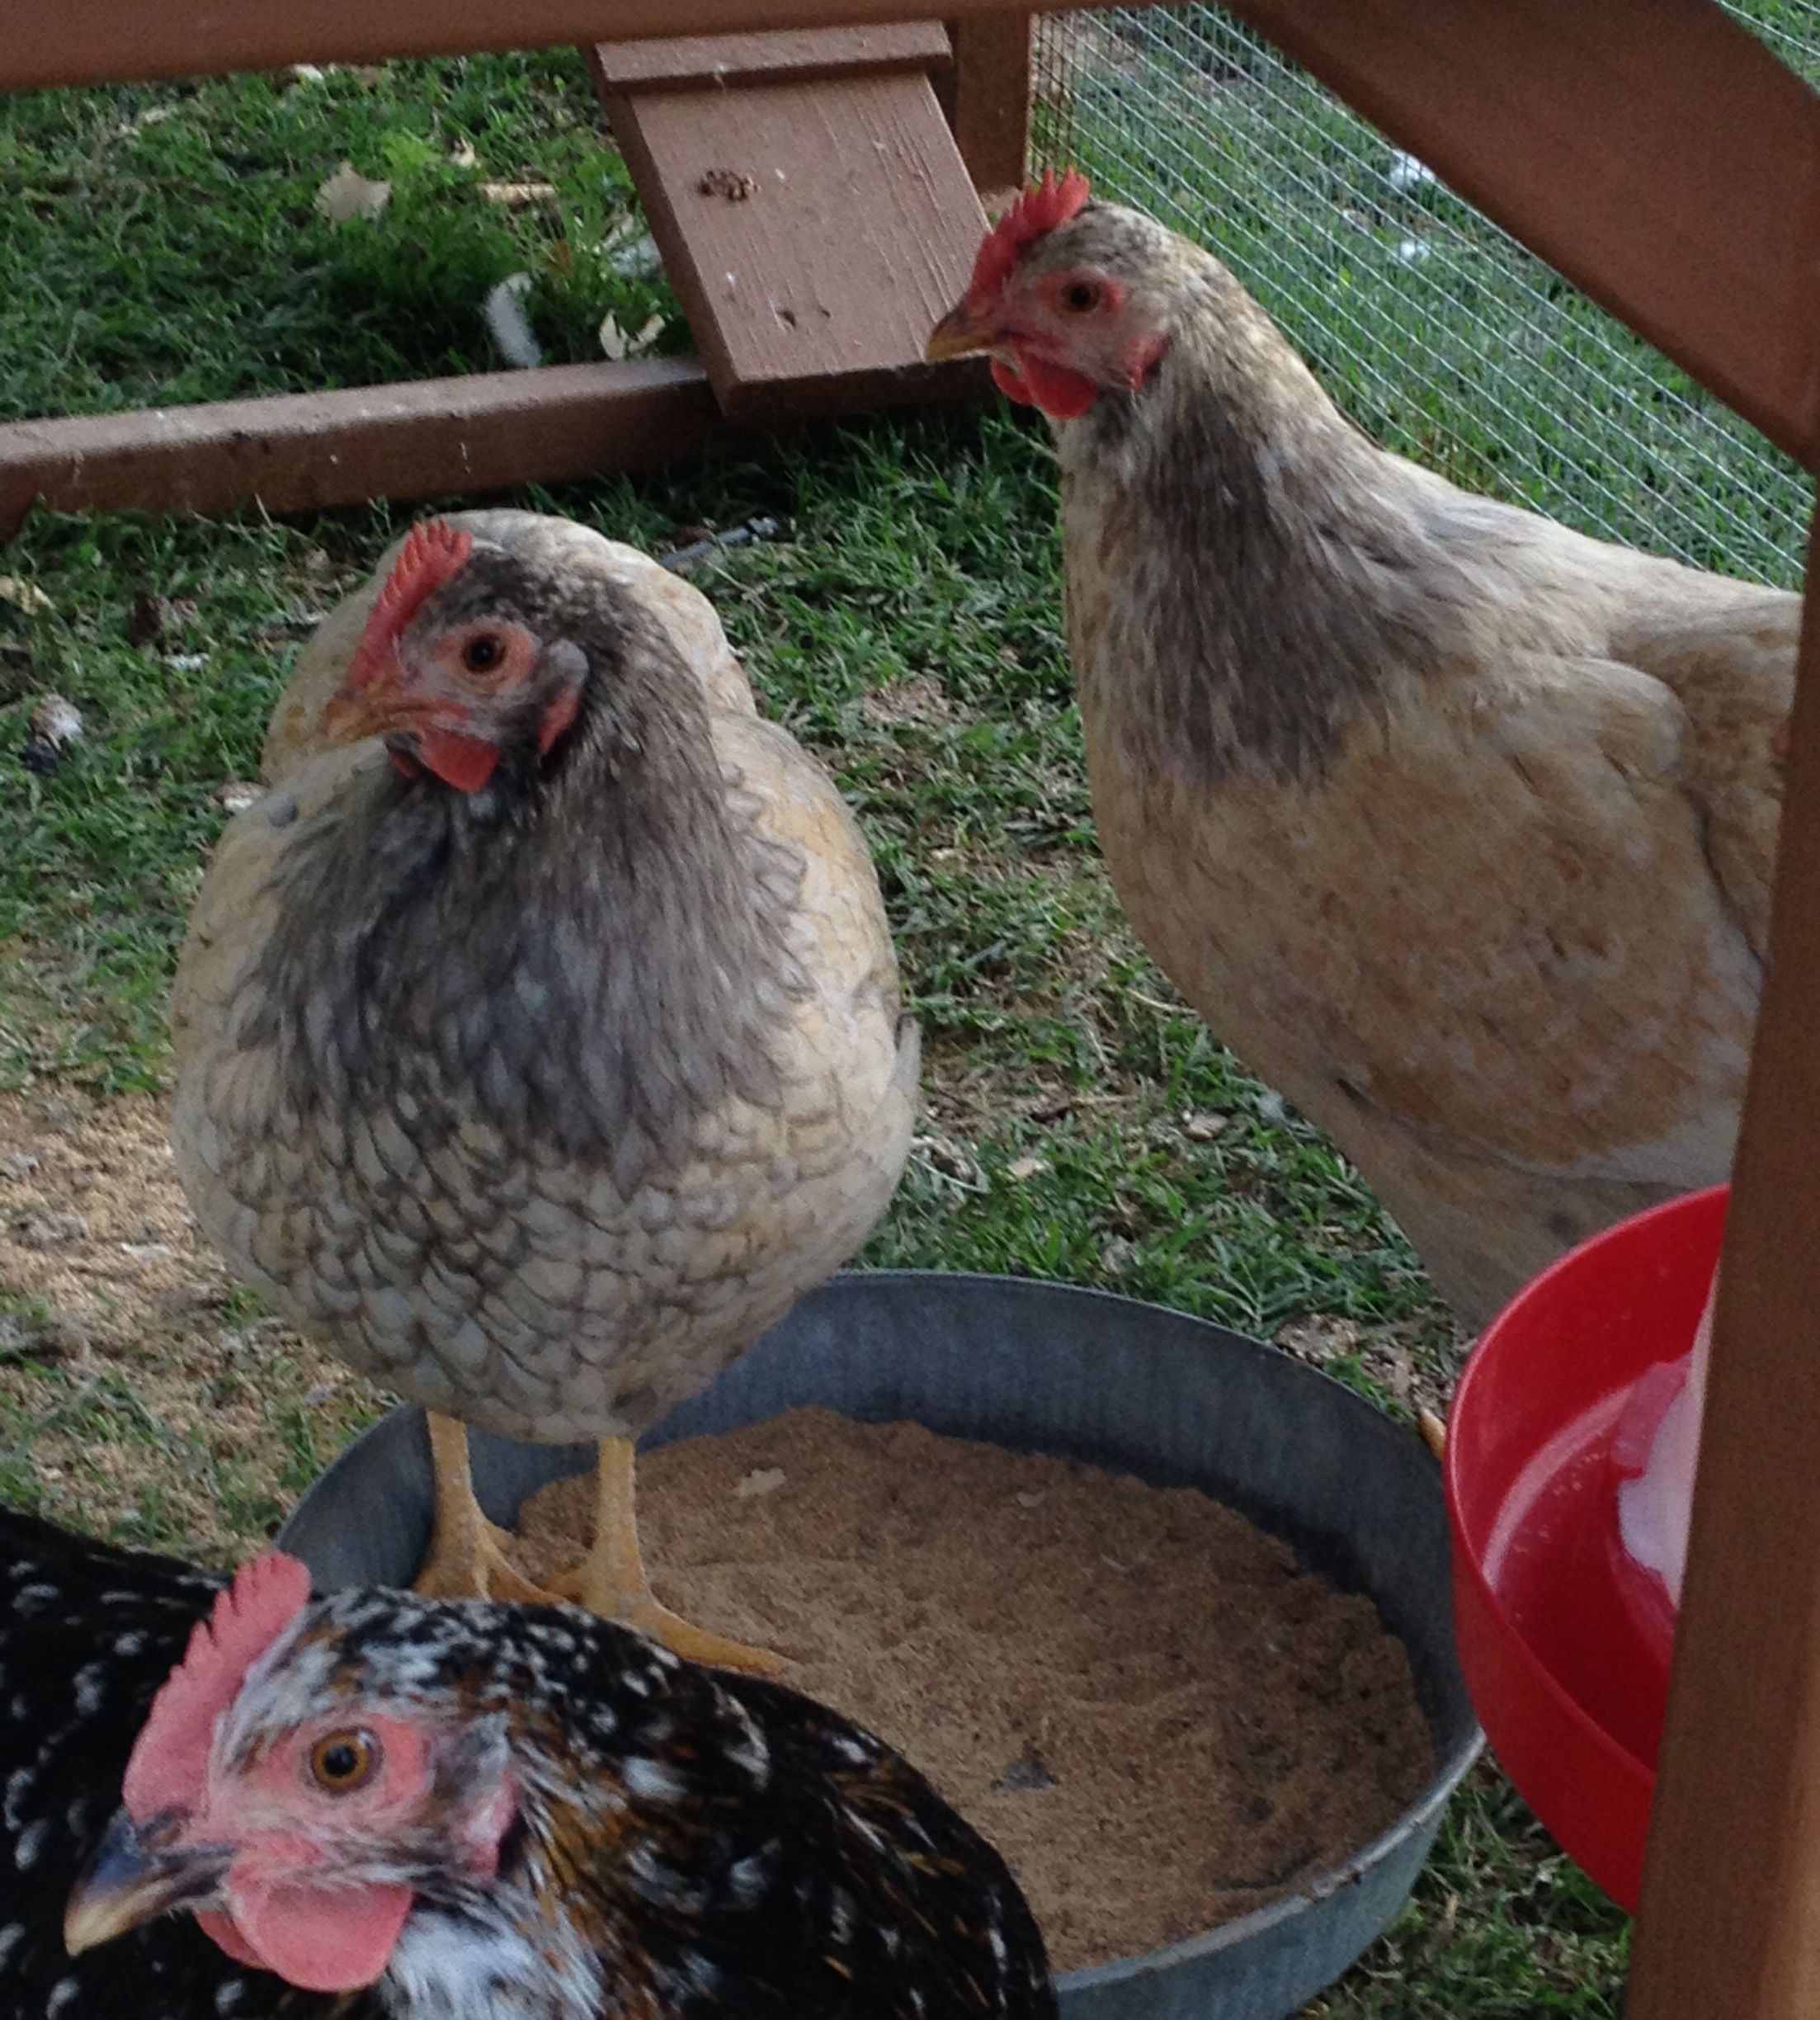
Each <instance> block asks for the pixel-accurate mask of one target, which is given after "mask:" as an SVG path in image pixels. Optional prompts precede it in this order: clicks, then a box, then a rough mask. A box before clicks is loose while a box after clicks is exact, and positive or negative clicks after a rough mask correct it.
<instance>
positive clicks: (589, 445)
mask: <svg viewBox="0 0 1820 2020" xmlns="http://www.w3.org/2000/svg"><path fill="white" fill-rule="evenodd" d="M718 423H719V414H718V412H717V410H716V408H715V404H714V396H713V394H712V393H711V392H710V389H709V386H708V382H707V379H706V377H705V374H704V373H703V371H702V369H701V366H700V364H699V363H698V362H697V361H695V359H694V358H690V357H678V358H650V359H638V360H629V361H625V362H624V363H621V364H613V363H608V362H605V361H603V362H602V363H601V364H598V365H556V366H547V367H545V369H543V370H538V371H523V372H483V373H476V374H474V375H473V376H471V377H467V378H460V379H426V380H416V381H414V382H413V383H411V384H409V385H392V386H362V387H357V388H355V389H351V390H349V391H346V392H336V393H305V394H292V395H289V396H286V397H282V398H275V399H248V400H225V401H221V402H219V403H217V404H210V405H205V406H196V407H167V408H140V409H139V410H137V411H135V412H133V413H119V414H97V415H92V416H81V417H78V418H74V419H67V420H49V421H15V422H9V423H7V425H6V426H4V427H0V537H5V536H9V535H10V534H11V533H12V531H14V530H15V529H16V528H17V526H18V523H19V522H20V521H21V519H22V518H23V517H25V514H26V512H27V511H28V510H29V509H30V508H31V503H32V501H33V500H34V499H35V498H42V499H43V500H44V502H45V504H47V505H49V506H50V507H52V508H53V509H54V510H55V511H58V512H118V511H122V510H126V509H129V508H133V507H137V508H139V509H142V510H144V511H149V512H168V511H179V512H225V511H227V510H229V508H230V507H233V506H235V505H238V504H243V503H248V501H250V500H252V499H254V498H257V499H259V500H261V501H262V503H264V504H265V506H266V508H267V509H268V510H269V511H272V512H302V511H307V510H310V509H313V508H314V507H318V506H328V505H350V504H355V503H359V502H360V501H361V499H363V498H428V497H435V496H441V495H444V494H448V493H462V492H474V491H488V490H497V489H501V488H504V487H506V486H507V485H510V484H521V483H524V482H526V481H527V480H529V479H540V480H542V481H545V482H554V481H556V480H558V479H565V478H572V477H585V476H587V475H589V474H592V472H594V471H596V470H625V469H645V468H648V467H650V466H652V465H655V464H658V463H663V462H667V461H669V460H672V459H673V458H675V457H678V456H683V455H692V454H694V453H695V452H696V451H699V450H700V449H701V448H702V447H704V446H705V444H706V443H707V441H708V440H709V438H710V435H711V434H712V433H713V432H714V429H715V428H716V427H717V425H718Z"/></svg>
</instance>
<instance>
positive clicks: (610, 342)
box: [601, 314, 663, 361]
mask: <svg viewBox="0 0 1820 2020" xmlns="http://www.w3.org/2000/svg"><path fill="white" fill-rule="evenodd" d="M662 333H663V318H662V316H661V315H653V316H648V317H646V319H644V322H643V323H640V324H639V327H638V328H637V329H636V330H634V331H630V332H628V331H627V329H626V328H625V325H624V324H623V323H621V322H620V319H619V318H618V317H617V316H615V315H613V314H606V315H604V316H602V317H601V352H602V353H603V355H604V356H607V357H610V358H612V359H615V361H616V360H618V359H620V358H627V357H637V356H639V355H640V354H641V353H643V352H646V351H648V350H649V349H650V347H651V346H652V345H653V344H654V343H655V342H657V340H658V337H660V336H662Z"/></svg>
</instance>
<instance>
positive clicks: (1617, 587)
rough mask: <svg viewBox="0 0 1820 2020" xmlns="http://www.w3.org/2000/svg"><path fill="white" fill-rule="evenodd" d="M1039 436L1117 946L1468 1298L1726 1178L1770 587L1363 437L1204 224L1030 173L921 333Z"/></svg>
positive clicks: (1780, 715) (1785, 657) (1754, 856)
mask: <svg viewBox="0 0 1820 2020" xmlns="http://www.w3.org/2000/svg"><path fill="white" fill-rule="evenodd" d="M967 351H986V352H990V353H991V355H992V357H993V372H994V375H995V377H996V378H997V381H998V383H999V385H1001V386H1002V387H1003V388H1004V389H1005V390H1007V392H1008V393H1010V394H1011V395H1012V396H1013V397H1014V398H1016V399H1021V400H1025V401H1028V402H1031V403H1033V404H1035V405H1037V406H1039V407H1040V408H1042V409H1043V410H1044V413H1047V414H1048V415H1049V418H1050V419H1051V420H1052V421H1053V422H1054V426H1055V433H1056V441H1057V446H1058V449H1059V455H1060V460H1061V467H1062V520H1063V549H1064V556H1065V565H1066V576H1067V604H1068V644H1069V649H1070V654H1071V657H1072V658H1073V664H1074V672H1075V676H1076V678H1077V682H1078V685H1079V691H1080V702H1081V713H1082V719H1083V721H1084V724H1085V727H1086V732H1087V762H1088V769H1089V772H1090V774H1091V777H1092V791H1093V806H1094V812H1095V815H1096V819H1097V822H1098V826H1099V832H1100V838H1101V843H1102V845H1103V846H1104V848H1105V851H1106V861H1107V862H1108V864H1109V866H1110V869H1111V872H1112V877H1113V880H1114V882H1115V885H1116V886H1117V888H1118V891H1119V894H1120V898H1121V899H1122V900H1123V901H1124V903H1125V906H1126V908H1127V909H1128V910H1129V913H1130V914H1131V918H1132V920H1133V922H1134V924H1135V926H1136V927H1137V929H1138V932H1139V935H1140V937H1142V938H1143V942H1144V944H1145V946H1147V947H1148V949H1149V951H1150V952H1151V953H1152V954H1153V956H1155V958H1156V959H1157V960H1158V962H1159V964H1160V965H1162V967H1163V968H1164V969H1165V970H1167V973H1168V974H1169V975H1170V977H1171V978H1172V979H1173V981H1174V982H1175V983H1176V986H1177V987H1178V988H1179V989H1181V992H1182V993H1183V994H1184V995H1185V996H1186V998H1188V1000H1189V1001H1190V1002H1191V1003H1193V1004H1194V1005H1195V1008H1197V1009H1198V1010H1199V1011H1200V1012H1201V1014H1202V1015H1203V1016H1204V1017H1205V1018H1206V1019H1207V1022H1209V1025H1210V1026H1211V1027H1213V1029H1214V1032H1215V1033H1216V1034H1217V1035H1218V1036H1219V1037H1221V1038H1223V1039H1224V1040H1225V1041H1226V1042H1227V1043H1228V1045H1231V1047H1232V1048H1233V1050H1234V1051H1235V1052H1236V1053H1237V1054H1238V1056H1239V1057H1240V1058H1241V1059H1242V1060H1244V1061H1245V1062H1246V1064H1247V1065H1249V1066H1250V1067H1251V1068H1252V1069H1253V1070H1254V1071H1255V1072H1257V1073H1258V1074H1261V1076H1262V1077H1263V1078H1265V1079H1266V1080H1268V1081H1269V1082H1270V1083H1271V1084H1272V1085H1273V1086H1275V1087H1277V1088H1280V1089H1281V1090H1282V1091H1283V1093H1285V1094H1286V1095H1287V1096H1288V1097H1290V1100H1292V1101H1293V1102H1294V1103H1295V1105H1296V1106H1297V1107H1299V1109H1301V1110H1302V1111H1303V1112H1304V1114H1305V1115H1307V1116H1309V1117H1311V1118H1312V1119H1313V1121H1316V1122H1318V1123H1319V1124H1320V1125H1321V1126H1323V1128H1325V1129H1326V1130H1328V1131H1329V1132H1331V1134H1332V1136H1333V1137H1334V1139H1335V1140H1337V1142H1338V1144H1339V1145H1340V1146H1341V1149H1343V1150H1344V1151H1345V1152H1346V1154H1347V1155H1348V1156H1349V1157H1351V1159H1353V1160H1354V1161H1355V1162H1356V1163H1357V1165H1358V1167H1359V1168H1360V1171H1361V1172H1362V1173H1363V1174H1364V1176H1365V1179H1366V1180H1367V1182H1369V1183H1370V1185H1371V1187H1373V1189H1374V1191H1375V1192H1377V1193H1378V1194H1379V1196H1380V1197H1381V1198H1382V1199H1383V1201H1384V1203H1385V1205H1386V1206H1389V1209H1390V1210H1391V1211H1392V1212H1393V1214H1394V1215H1396V1217H1397V1218H1398V1220H1399V1221H1401V1223H1402V1224H1403V1227H1404V1229H1406V1230H1407V1233H1408V1235H1409V1238H1410V1239H1411V1241H1412V1243H1413V1244H1414V1245H1415V1247H1416V1248H1417V1251H1418V1252H1419V1253H1420V1254H1421V1256H1422V1260H1423V1262H1425V1263H1426V1265H1427V1267H1428V1268H1429V1270H1430V1272H1431V1273H1432V1275H1433V1277H1434V1278H1435V1280H1436V1282H1437V1284H1438V1285H1439V1286H1440V1289H1441V1291H1443V1292H1444V1294H1445V1296H1447V1297H1448V1298H1449V1299H1450V1300H1451V1301H1452V1302H1453V1304H1454V1305H1455V1306H1456V1307H1457V1308H1458V1310H1459V1312H1460V1313H1461V1314H1462V1315H1463V1316H1464V1318H1466V1319H1468V1320H1469V1321H1471V1322H1473V1323H1475V1324H1476V1323H1478V1322H1480V1321H1482V1320H1483V1319H1485V1318H1486V1317H1487V1316H1488V1314H1490V1313H1491V1312H1492V1311H1493V1310H1496V1309H1497V1306H1498V1305H1500V1304H1501V1303H1502V1301H1503V1300H1505V1299H1506V1298H1507V1297H1508V1296H1510V1295H1511V1292H1512V1291H1515V1290H1516V1288H1517V1287H1518V1286H1520V1285H1521V1284H1522V1283H1523V1282H1524V1281H1526V1280H1527V1279H1528V1278H1529V1277H1531V1276H1533V1275H1534V1274H1535V1272H1537V1271H1538V1270H1539V1269H1541V1268H1542V1267H1544V1266H1545V1265H1546V1264H1547V1263H1548V1262H1550V1261H1552V1260H1553V1258H1554V1257H1556V1256H1557V1255H1558V1254H1559V1253H1561V1251H1562V1250H1563V1249H1564V1248H1567V1247H1568V1246H1569V1245H1570V1244H1572V1243H1573V1242H1575V1241H1577V1240H1579V1239H1581V1238H1582V1237H1583V1236H1585V1235H1587V1234H1591V1232H1593V1231H1594V1230H1595V1229H1597V1228H1600V1227H1601V1226H1603V1225H1606V1224H1607V1223H1608V1222H1610V1221H1612V1220H1617V1219H1619V1218H1620V1216H1622V1215H1626V1214H1629V1213H1632V1212H1634V1211H1637V1210H1638V1208H1640V1207H1642V1206H1647V1205H1648V1204H1650V1203H1652V1202H1653V1201H1657V1200H1660V1199H1662V1198H1664V1197H1667V1196H1670V1195H1671V1194H1673V1193H1676V1192H1681V1191H1684V1190H1686V1189H1688V1188H1690V1187H1696V1186H1701V1185H1706V1184H1710V1183H1714V1182H1717V1181H1719V1180H1720V1179H1723V1178H1725V1177H1726V1176H1727V1173H1728V1170H1729V1168H1730V1163H1731V1155H1732V1148H1733V1138H1734V1135H1735V1134H1736V1130H1737V1117H1738V1107H1739V1102H1740V1098H1741V1096H1742V1090H1743V1085H1744V1072H1745V1064H1746V1057H1747V1050H1748V1048H1749V1045H1750V1041H1751V1033H1752V1026H1753V1023H1754V1021H1755V1017H1756V1002H1757V994H1758V989H1759V986H1760V984H1761V976H1762V965H1763V960H1764V958H1765V951H1766V933H1767V926H1768V912H1769V890H1770V868H1771V862H1772V859H1773V856H1774V851H1775V834H1776V827H1777V822H1778V819H1779V816H1780V802H1781V766H1780V739H1781V737H1782V735H1783V733H1784V725H1785V720H1786V716H1787V711H1788V707H1789V700H1790V696H1791V694H1792V691H1793V679H1794V647H1795V638H1796V632H1797V628H1798V625H1799V615H1800V605H1799V599H1797V598H1796V597H1793V596H1790V595H1788V594H1786V593H1785V592H1781V591H1779V590H1774V589H1766V588H1761V587H1759V586H1757V585H1756V584H1753V583H1744V582H1733V581H1730V580H1728V579H1726V578H1723V577H1721V576H1717V575H1708V574H1702V573H1698V572H1697V571H1695V570H1694V569H1687V568H1682V567H1679V566H1677V565H1676V564H1674V563H1672V562H1669V561H1662V560H1657V559H1651V558H1650V557H1648V556H1647V555H1640V554H1636V553H1633V552H1631V551H1629V550H1627V549H1624V548H1621V547H1615V546H1611V545H1606V544H1605V543H1604V542H1602V541H1599V540H1588V539H1587V538H1584V537H1583V536H1581V535H1579V534H1577V533H1573V532H1570V531H1568V530H1567V529H1566V528H1564V527H1563V526H1557V525H1555V524H1554V523H1553V522H1551V521H1549V520H1546V519H1544V518H1540V517H1537V516H1536V515H1535V514H1534V513H1530V512H1520V511H1516V510H1515V509H1513V508H1512V507H1509V506H1506V505H1502V504H1498V503H1493V502H1492V500H1490V499H1488V498H1475V497H1473V496H1472V495H1470V494H1469V493H1466V492H1463V491H1460V490H1458V489H1456V488H1455V487H1454V486H1453V485H1451V484H1447V483H1445V481H1443V479H1440V478H1439V477H1436V476H1434V475H1431V474H1430V473H1429V472H1427V471H1426V470H1421V469H1419V468H1418V467H1417V465H1414V464H1412V463H1409V462H1406V461H1405V460H1403V458H1401V457H1399V456H1394V455H1388V454H1386V453H1385V452H1384V451H1382V450H1380V449H1379V448H1377V447H1376V446H1374V445H1373V444H1372V443H1371V442H1370V441H1367V440H1366V439H1365V437H1364V436H1363V435H1361V434H1360V432H1358V430H1357V429H1356V428H1355V427H1352V426H1351V424H1350V423H1349V422H1347V421H1346V419H1345V418H1344V417H1343V416H1342V415H1341V413H1339V412H1338V410H1337V408H1335V407H1334V405H1333V404H1332V401H1331V400H1329V399H1328V398H1327V395H1326V394H1324V393H1323V391H1322V389H1321V388H1320V387H1319V386H1318V385H1317V384H1316V382H1315V380H1314V379H1313V376H1312V375H1311V374H1310V373H1309V372H1308V370H1307V368H1306V367H1305V366H1304V365H1303V363H1302V361H1300V359H1299V358H1298V357H1297V356H1296V355H1295V353H1294V351H1293V350H1292V349H1291V348H1290V345H1289V343H1288V342H1287V341H1286V340H1285V337H1284V336H1283V334H1282V333H1281V332H1280V330H1278V329H1277V328H1276V327H1275V324H1274V323H1272V322H1271V319H1270V318H1269V317H1268V316H1267V315H1266V314H1265V313H1264V311H1263V310H1262V309H1261V308H1260V307H1259V306H1258V304H1257V303H1256V302H1255V301H1253V300H1252V298H1251V297H1250V295H1247V293H1246V292H1245V290H1243V289H1242V287H1241V286H1239V285H1238V281H1235V280H1234V279H1233V276H1232V275H1231V274H1230V273H1228V271H1227V270H1226V269H1225V268H1224V267H1223V266H1221V265H1220V263H1219V261H1217V260H1216V259H1214V258H1213V257H1212V256H1211V255H1210V254H1209V253H1205V252H1203V251H1202V250H1201V249H1200V248H1199V247H1197V246H1194V245H1191V244H1190V243H1187V241H1186V240H1185V239H1182V238H1178V237H1176V235H1175V234H1173V233H1172V232H1170V231H1168V230H1167V229H1164V227H1163V226H1162V225H1160V224H1157V223H1155V222H1154V221H1153V220H1152V219H1149V218H1147V217H1143V216H1142V215H1139V213H1138V212H1136V211H1133V210H1125V209H1121V208H1120V207H1119V206H1118V205H1112V204H1105V203H1097V202H1094V201H1091V200H1090V196H1089V192H1088V190H1087V184H1086V182H1085V181H1084V179H1082V177H1078V176H1069V177H1066V178H1063V180H1061V181H1059V182H1058V181H1055V180H1054V179H1051V180H1049V182H1046V183H1045V184H1044V186H1040V187H1039V188H1038V189H1035V190H1033V191H1030V193H1029V194H1028V195H1027V196H1026V197H1025V198H1024V200H1023V201H1021V203H1020V204H1019V205H1016V207H1015V208H1014V209H1013V210H1011V212H1010V213H1009V214H1008V215H1007V217H1006V218H1005V219H1003V220H1002V222H1001V224H999V226H998V227H997V229H996V231H995V232H994V233H993V235H992V237H991V238H988V241H987V243H986V245H985V246H984V248H983V249H982V252H981V254H980V257H979V262H978V267H977V268H976V270H975V273H974V281H973V285H972V286H971V287H970V289H969V292H968V294H967V295H966V297H965V299H964V300H963V301H962V302H961V303H960V304H959V305H958V306H957V307H956V308H955V310H954V311H953V312H952V313H951V314H950V315H949V316H948V317H947V318H946V319H945V320H944V321H943V323H941V325H940V326H939V327H938V328H937V329H936V333H935V334H934V336H933V337H931V342H930V353H931V356H955V355H958V354H960V353H961V352H967Z"/></svg>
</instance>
